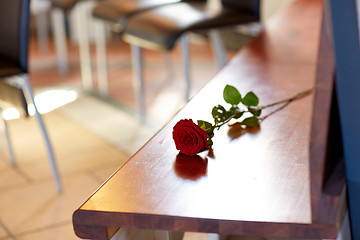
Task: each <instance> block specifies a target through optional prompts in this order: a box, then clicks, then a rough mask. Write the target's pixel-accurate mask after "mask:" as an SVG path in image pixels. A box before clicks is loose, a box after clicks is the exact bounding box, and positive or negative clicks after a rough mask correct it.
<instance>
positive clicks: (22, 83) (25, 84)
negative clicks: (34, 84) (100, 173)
mask: <svg viewBox="0 0 360 240" xmlns="http://www.w3.org/2000/svg"><path fill="white" fill-rule="evenodd" d="M16 80H18V81H16V83H17V84H18V85H19V87H21V89H22V90H23V92H24V95H25V97H26V99H27V101H29V102H30V103H32V104H33V106H34V109H35V117H36V119H37V121H38V124H39V127H40V130H41V132H42V134H43V137H44V141H45V145H46V150H47V153H48V157H49V161H50V164H51V168H52V171H53V174H54V178H55V181H56V185H57V189H58V191H59V192H62V184H61V181H60V176H59V172H58V169H57V166H56V162H55V157H54V152H53V149H52V146H51V144H50V139H49V136H48V134H47V131H46V128H45V124H44V122H43V120H42V117H41V114H40V113H39V111H38V109H37V107H36V104H35V100H34V95H33V92H32V90H31V86H30V83H29V80H28V77H27V75H22V76H21V77H20V78H17V79H16Z"/></svg>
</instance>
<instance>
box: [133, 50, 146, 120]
mask: <svg viewBox="0 0 360 240" xmlns="http://www.w3.org/2000/svg"><path fill="white" fill-rule="evenodd" d="M131 55H132V68H133V74H134V75H133V76H134V78H133V85H134V89H135V97H136V100H137V105H138V113H139V117H140V120H144V119H145V102H144V76H143V65H144V64H143V59H142V51H141V48H140V47H139V46H137V45H134V44H132V45H131Z"/></svg>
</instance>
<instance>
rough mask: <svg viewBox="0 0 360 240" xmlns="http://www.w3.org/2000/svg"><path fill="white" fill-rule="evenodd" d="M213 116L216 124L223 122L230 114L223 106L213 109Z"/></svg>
mask: <svg viewBox="0 0 360 240" xmlns="http://www.w3.org/2000/svg"><path fill="white" fill-rule="evenodd" d="M211 114H212V116H213V118H214V120H215V124H216V123H219V122H223V121H225V120H226V119H227V118H228V112H227V111H226V109H225V108H224V107H223V106H221V105H217V106H215V107H213V109H212V111H211Z"/></svg>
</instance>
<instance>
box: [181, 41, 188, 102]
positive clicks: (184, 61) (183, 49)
mask: <svg viewBox="0 0 360 240" xmlns="http://www.w3.org/2000/svg"><path fill="white" fill-rule="evenodd" d="M180 41H181V56H182V65H183V71H184V78H185V84H186V86H185V87H186V91H185V100H186V101H189V99H190V88H191V79H190V58H189V42H188V37H187V35H186V34H183V35H182V36H181V39H180Z"/></svg>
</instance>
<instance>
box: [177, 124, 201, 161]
mask: <svg viewBox="0 0 360 240" xmlns="http://www.w3.org/2000/svg"><path fill="white" fill-rule="evenodd" d="M173 139H174V142H175V145H176V149H177V150H179V151H180V153H183V154H186V155H189V156H194V155H196V154H197V153H199V152H202V151H204V150H206V149H207V148H208V144H207V134H206V131H205V130H203V129H202V128H200V127H199V126H198V125H196V124H195V123H194V122H193V121H192V120H191V119H182V120H180V121H179V122H177V123H176V125H175V126H174V129H173Z"/></svg>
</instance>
